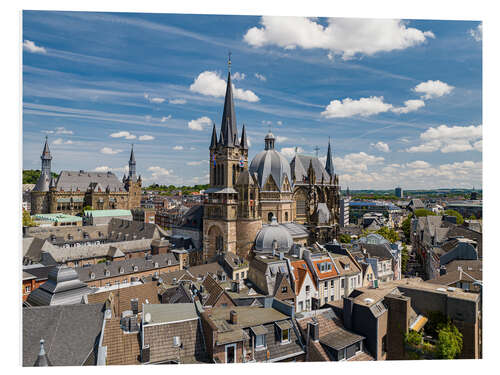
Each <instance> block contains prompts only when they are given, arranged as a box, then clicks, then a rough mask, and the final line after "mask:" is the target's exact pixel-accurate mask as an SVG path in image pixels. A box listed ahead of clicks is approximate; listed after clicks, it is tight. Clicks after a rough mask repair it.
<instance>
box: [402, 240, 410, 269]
mask: <svg viewBox="0 0 500 375" xmlns="http://www.w3.org/2000/svg"><path fill="white" fill-rule="evenodd" d="M409 257H410V256H409V255H408V248H407V247H406V245H403V249H402V250H401V272H402V273H406V270H407V269H406V268H407V267H408V259H409Z"/></svg>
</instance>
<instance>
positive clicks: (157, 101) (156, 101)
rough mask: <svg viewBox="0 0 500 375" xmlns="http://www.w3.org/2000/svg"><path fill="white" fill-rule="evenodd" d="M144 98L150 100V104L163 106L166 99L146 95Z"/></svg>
mask: <svg viewBox="0 0 500 375" xmlns="http://www.w3.org/2000/svg"><path fill="white" fill-rule="evenodd" d="M144 98H146V99H147V100H149V102H150V103H154V104H161V103H163V102H164V101H165V99H164V98H160V97H154V96H151V95H149V94H144Z"/></svg>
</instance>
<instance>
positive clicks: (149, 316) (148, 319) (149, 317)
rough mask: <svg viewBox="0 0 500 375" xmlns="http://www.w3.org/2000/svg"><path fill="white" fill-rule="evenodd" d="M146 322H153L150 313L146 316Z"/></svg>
mask: <svg viewBox="0 0 500 375" xmlns="http://www.w3.org/2000/svg"><path fill="white" fill-rule="evenodd" d="M144 321H145V322H146V323H150V322H151V314H150V313H146V315H145V316H144Z"/></svg>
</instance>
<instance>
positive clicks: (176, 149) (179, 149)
mask: <svg viewBox="0 0 500 375" xmlns="http://www.w3.org/2000/svg"><path fill="white" fill-rule="evenodd" d="M172 150H175V151H181V150H184V147H183V146H174V147H172Z"/></svg>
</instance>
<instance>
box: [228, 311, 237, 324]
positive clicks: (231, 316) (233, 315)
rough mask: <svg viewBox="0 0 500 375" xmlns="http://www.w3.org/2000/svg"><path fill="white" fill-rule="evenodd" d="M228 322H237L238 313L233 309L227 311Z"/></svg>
mask: <svg viewBox="0 0 500 375" xmlns="http://www.w3.org/2000/svg"><path fill="white" fill-rule="evenodd" d="M229 323H231V324H238V313H237V312H236V311H234V310H231V312H230V313H229Z"/></svg>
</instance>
